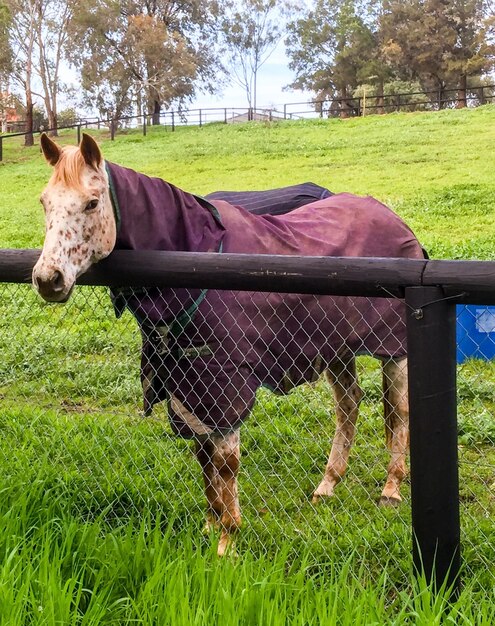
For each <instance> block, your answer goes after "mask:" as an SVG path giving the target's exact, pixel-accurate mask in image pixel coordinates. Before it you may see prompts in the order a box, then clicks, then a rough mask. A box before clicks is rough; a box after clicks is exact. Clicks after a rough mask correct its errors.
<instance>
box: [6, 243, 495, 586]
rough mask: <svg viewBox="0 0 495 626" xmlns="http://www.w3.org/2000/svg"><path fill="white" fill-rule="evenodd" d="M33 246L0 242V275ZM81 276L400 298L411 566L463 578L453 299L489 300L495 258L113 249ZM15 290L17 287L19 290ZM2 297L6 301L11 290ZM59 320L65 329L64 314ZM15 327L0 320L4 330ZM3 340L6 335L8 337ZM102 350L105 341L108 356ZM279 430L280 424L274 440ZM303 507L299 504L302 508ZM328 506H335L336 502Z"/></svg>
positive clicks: (20, 263) (15, 268)
mask: <svg viewBox="0 0 495 626" xmlns="http://www.w3.org/2000/svg"><path fill="white" fill-rule="evenodd" d="M38 255H39V251H35V250H3V251H0V283H1V282H4V283H23V282H28V281H29V276H30V271H31V268H32V266H33V264H34V263H35V261H36V259H37V257H38ZM80 283H81V284H83V285H106V286H119V287H122V286H123V285H125V286H127V287H129V288H137V287H139V288H141V289H142V288H143V287H168V288H185V287H187V288H191V289H192V288H201V289H206V288H209V289H229V290H238V291H244V290H247V291H261V292H279V293H306V294H327V295H333V296H361V297H366V298H370V297H371V298H376V297H380V298H383V297H385V298H387V297H388V298H390V297H395V298H397V297H399V298H404V300H405V303H406V307H407V330H408V357H409V406H410V436H411V499H412V527H413V532H414V539H413V560H414V563H415V566H416V568H417V569H418V570H421V569H422V568H424V569H425V571H426V574H427V576H428V577H433V578H436V580H438V581H439V582H440V581H442V580H443V579H444V577H445V576H448V578H449V580H450V582H451V583H453V584H454V585H458V584H459V581H458V578H457V575H458V572H459V566H460V521H459V478H458V447H457V422H456V413H457V398H456V315H455V305H456V303H459V302H462V303H476V304H479V303H484V304H485V303H488V304H493V303H495V264H494V263H492V262H478V261H432V260H410V259H374V258H366V259H359V258H320V257H316V258H311V257H290V256H269V255H262V256H259V255H232V254H222V255H218V254H204V253H187V252H184V253H182V252H179V253H167V252H150V251H146V252H131V251H117V252H114V253H113V254H112V255H111V256H110V257H109V258H108V259H106V260H105V261H103V262H101V263H100V264H98V265H97V266H94V267H92V268H91V270H90V271H88V272H87V273H86V274H85V275H84V276H82V277H81V279H80ZM19 297H20V294H17V296H16V298H17V299H18V298H19ZM4 301H5V303H7V302H8V299H5V300H4ZM5 306H8V305H7V304H5ZM12 306H13V305H12ZM370 306H372V304H371V303H370ZM58 328H59V332H62V331H61V328H60V322H59V326H58ZM14 330H15V329H9V327H8V326H5V325H4V328H3V331H2V333H7V334H8V333H9V332H14ZM23 332H24V331H23ZM21 339H22V343H23V345H25V342H26V337H25V336H24V335H22V338H21ZM9 342H10V340H9V338H8V337H7V339H6V345H7V344H8V343H9ZM79 356H80V355H79ZM26 358H27V357H26ZM64 358H68V357H67V356H65V357H64ZM108 358H109V356H108V351H107V350H106V351H105V359H108ZM76 367H77V366H76ZM81 367H82V366H81ZM84 367H86V366H84ZM6 398H7V396H6V395H5V396H4V399H3V400H2V395H1V394H0V401H3V402H5V401H6ZM247 429H248V430H249V426H248V427H247ZM260 436H262V435H260ZM283 438H284V434H282V433H281V434H280V440H282V439H283ZM272 454H275V450H272ZM248 462H249V459H248ZM265 462H266V463H268V465H269V464H270V459H269V458H266V459H265ZM468 462H471V463H472V462H473V460H472V459H471V461H468ZM270 467H272V466H270ZM265 471H269V472H271V475H279V473H280V472H281V471H282V470H281V469H280V467H278V469H277V467H276V466H273V467H272V469H271V470H265ZM355 480H356V478H355ZM486 488H487V489H488V487H486ZM488 490H489V489H488ZM267 497H268V496H267ZM304 514H305V513H304V507H303V506H301V509H300V510H298V515H299V516H301V515H304ZM332 515H334V516H338V515H339V514H338V512H337V511H336V510H335V509H334V511H333V513H332ZM376 515H378V511H377V512H376ZM481 515H482V516H483V512H481ZM470 522H471V523H472V525H473V527H476V525H477V524H476V522H475V520H474V519H471V518H470ZM292 523H294V522H293V521H292ZM296 530H297V528H296ZM287 532H289V530H287ZM297 532H300V531H299V530H297ZM342 532H345V531H342ZM284 533H285V530H284ZM468 566H469V563H468ZM457 588H458V587H457Z"/></svg>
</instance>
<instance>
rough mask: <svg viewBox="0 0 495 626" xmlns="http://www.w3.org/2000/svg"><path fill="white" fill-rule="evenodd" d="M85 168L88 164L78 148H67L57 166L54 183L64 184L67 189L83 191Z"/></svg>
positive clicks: (64, 149)
mask: <svg viewBox="0 0 495 626" xmlns="http://www.w3.org/2000/svg"><path fill="white" fill-rule="evenodd" d="M85 167H86V162H85V161H84V157H83V155H82V154H81V151H80V150H79V148H78V147H76V146H65V147H64V148H63V149H62V151H61V154H60V158H59V160H58V162H57V164H56V165H55V169H54V172H53V176H52V182H53V183H54V184H57V183H60V184H63V185H65V186H66V187H75V188H77V189H81V188H82V182H81V179H82V173H83V170H84V168H85Z"/></svg>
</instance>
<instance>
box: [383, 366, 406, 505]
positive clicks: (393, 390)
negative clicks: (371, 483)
mask: <svg viewBox="0 0 495 626" xmlns="http://www.w3.org/2000/svg"><path fill="white" fill-rule="evenodd" d="M383 408H384V416H385V436H386V441H387V448H388V449H389V451H390V462H389V464H388V470H387V482H386V483H385V487H384V489H383V492H382V495H381V498H380V504H381V505H384V506H396V505H398V504H399V503H400V502H401V500H402V498H401V496H400V486H401V484H402V481H403V480H404V478H405V477H406V475H407V466H406V455H407V450H408V447H409V405H408V388H407V358H404V359H401V360H399V361H394V360H393V359H389V360H388V361H386V362H385V363H383Z"/></svg>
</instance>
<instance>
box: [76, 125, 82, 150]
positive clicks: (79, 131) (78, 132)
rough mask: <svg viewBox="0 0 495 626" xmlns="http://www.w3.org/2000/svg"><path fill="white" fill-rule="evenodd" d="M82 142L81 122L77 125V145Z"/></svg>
mask: <svg viewBox="0 0 495 626" xmlns="http://www.w3.org/2000/svg"><path fill="white" fill-rule="evenodd" d="M80 143H81V124H78V126H77V145H79V144H80Z"/></svg>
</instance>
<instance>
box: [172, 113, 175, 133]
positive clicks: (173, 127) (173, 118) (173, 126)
mask: <svg viewBox="0 0 495 626" xmlns="http://www.w3.org/2000/svg"><path fill="white" fill-rule="evenodd" d="M174 131H175V115H174V112H173V111H172V132H174Z"/></svg>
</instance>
